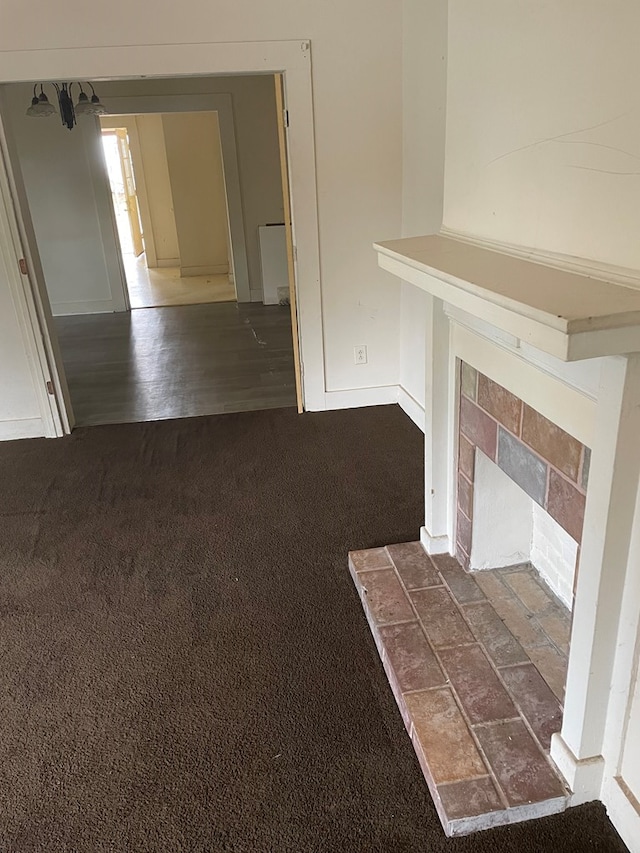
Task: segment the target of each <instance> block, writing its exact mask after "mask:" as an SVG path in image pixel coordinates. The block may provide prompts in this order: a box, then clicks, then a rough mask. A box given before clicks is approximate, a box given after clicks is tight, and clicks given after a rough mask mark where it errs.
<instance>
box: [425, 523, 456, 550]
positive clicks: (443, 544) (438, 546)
mask: <svg viewBox="0 0 640 853" xmlns="http://www.w3.org/2000/svg"><path fill="white" fill-rule="evenodd" d="M420 543H421V545H422V547H423V548H424V550H425V551H426V552H427V554H450V553H451V543H450V540H449V537H448V536H447V535H446V534H445V535H444V536H432V535H431V534H430V533H429V531H428V530H427V528H426V527H421V528H420Z"/></svg>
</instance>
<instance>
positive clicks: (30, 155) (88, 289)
mask: <svg viewBox="0 0 640 853" xmlns="http://www.w3.org/2000/svg"><path fill="white" fill-rule="evenodd" d="M4 88H5V97H6V104H7V114H8V117H9V122H8V124H9V128H8V129H9V132H10V133H12V134H13V136H14V139H15V144H16V148H17V150H18V151H19V156H20V168H21V170H22V175H23V178H24V183H25V189H26V191H27V196H28V198H29V206H30V209H31V217H32V219H33V226H34V229H35V232H36V235H37V239H38V248H39V251H40V258H41V261H42V266H43V269H44V271H45V276H46V281H47V291H48V293H49V299H50V301H51V308H52V311H53V313H54V314H78V313H90V312H100V311H113V310H122V309H123V308H124V297H123V291H122V279H121V277H120V268H119V262H118V255H117V244H116V239H115V236H114V231H113V225H112V224H111V220H110V219H109V218H108V215H109V213H110V206H109V205H110V202H109V200H108V196H107V195H105V196H104V198H102V197H100V195H99V194H98V195H97V194H96V184H95V178H96V172H98V173H99V170H100V169H101V168H102V164H101V161H100V160H99V159H98V156H100V152H99V150H98V151H96V147H95V145H94V144H93V143H94V142H95V140H94V139H93V138H92V137H95V136H96V135H97V132H98V131H97V129H96V127H95V120H94V119H86V120H84V121H83V122H82V123H80V122H79V123H78V126H77V127H76V128H74V130H72V131H69V130H68V129H67V128H66V127H64V126H63V125H62V123H61V121H60V119H59V117H58V116H52V117H51V118H48V119H34V118H30V117H29V116H27V115H25V111H26V107H25V103H27V105H28V103H30V100H31V96H32V87H31V86H29V85H23V84H18V85H13V86H6V87H4ZM48 89H49V91H48V93H47V94H48V95H49V97H50V98H51V99H52V100H53V95H52V87H48Z"/></svg>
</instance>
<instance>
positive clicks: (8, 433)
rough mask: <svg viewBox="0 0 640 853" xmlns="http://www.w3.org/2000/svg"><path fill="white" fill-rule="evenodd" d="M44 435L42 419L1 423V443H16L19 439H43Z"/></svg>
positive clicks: (24, 419)
mask: <svg viewBox="0 0 640 853" xmlns="http://www.w3.org/2000/svg"><path fill="white" fill-rule="evenodd" d="M44 435H45V429H44V424H43V423H42V418H22V419H21V420H16V421H0V441H15V440H16V439H17V438H43V437H44Z"/></svg>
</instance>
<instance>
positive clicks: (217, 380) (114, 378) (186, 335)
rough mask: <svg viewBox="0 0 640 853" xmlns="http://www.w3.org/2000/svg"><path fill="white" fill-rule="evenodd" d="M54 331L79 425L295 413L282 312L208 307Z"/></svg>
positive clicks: (66, 320) (287, 327)
mask: <svg viewBox="0 0 640 853" xmlns="http://www.w3.org/2000/svg"><path fill="white" fill-rule="evenodd" d="M55 323H56V328H57V331H58V338H59V341H60V348H61V350H62V358H63V362H64V366H65V372H66V376H67V382H68V384H69V390H70V393H71V402H72V405H73V411H74V414H75V418H76V424H77V425H79V426H83V425H84V426H86V425H89V424H108V423H130V422H135V421H150V420H151V421H154V420H164V419H167V418H184V417H193V416H197V415H209V414H218V413H224V412H244V411H249V410H254V409H274V408H281V407H285V406H295V403H296V392H295V376H294V368H293V343H292V337H291V319H290V314H289V308H288V307H283V306H280V305H260V304H255V303H254V304H249V305H238V304H237V303H235V302H234V303H231V302H227V303H212V304H207V305H184V306H174V307H169V308H141V309H136V310H134V311H131V312H127V313H124V312H123V313H117V314H84V315H80V316H72V317H57V318H56V321H55Z"/></svg>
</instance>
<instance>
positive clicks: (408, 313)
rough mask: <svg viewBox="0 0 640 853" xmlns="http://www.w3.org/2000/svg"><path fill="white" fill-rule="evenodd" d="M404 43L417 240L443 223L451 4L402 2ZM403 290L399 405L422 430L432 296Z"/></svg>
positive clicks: (407, 214)
mask: <svg viewBox="0 0 640 853" xmlns="http://www.w3.org/2000/svg"><path fill="white" fill-rule="evenodd" d="M402 39H403V60H402V102H403V118H402V127H403V145H402V236H404V237H414V236H417V235H419V234H432V233H434V232H436V231H438V230H439V229H440V225H441V223H442V199H443V192H444V145H445V117H446V77H447V70H446V69H447V0H404V2H403V29H402ZM401 288H402V289H401V315H400V370H399V382H400V387H401V397H400V401H401V403H402V404H403V406H404V408H405V409H406V411H407V412H409V413H411V415H412V417H414V419H415V420H416V422H417V423H419V424H420V425H421V426H422V425H423V424H422V422H421V421H423V418H421V417H420V415H421V414H422V412H423V411H424V394H425V357H426V354H425V344H426V341H425V335H426V323H427V313H428V307H427V302H428V300H429V296H428V295H427V294H426V293H424V292H422V291H420V290H418V288H416V287H413V286H412V285H410V284H406V283H404V282H403V283H402V285H401ZM407 395H408V398H409V399H407Z"/></svg>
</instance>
